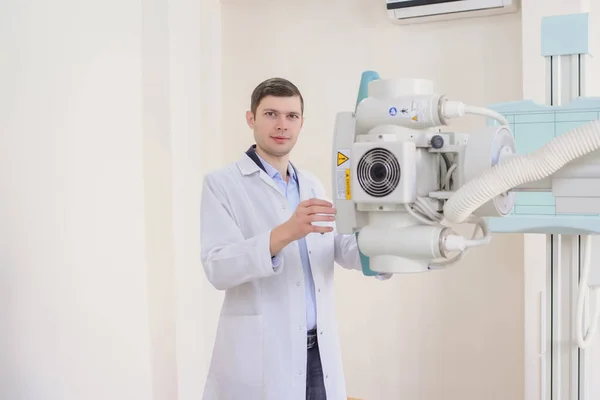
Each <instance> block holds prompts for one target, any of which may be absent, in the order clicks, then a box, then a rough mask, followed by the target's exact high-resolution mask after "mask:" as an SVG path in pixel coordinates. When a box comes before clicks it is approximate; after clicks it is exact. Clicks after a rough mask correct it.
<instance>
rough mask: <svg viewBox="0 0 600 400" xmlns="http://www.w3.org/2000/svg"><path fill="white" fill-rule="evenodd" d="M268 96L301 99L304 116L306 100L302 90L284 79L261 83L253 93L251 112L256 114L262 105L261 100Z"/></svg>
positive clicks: (268, 80)
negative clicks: (301, 92)
mask: <svg viewBox="0 0 600 400" xmlns="http://www.w3.org/2000/svg"><path fill="white" fill-rule="evenodd" d="M267 96H275V97H293V96H298V97H300V107H301V112H302V114H304V99H303V98H302V94H300V90H298V88H297V87H296V85H294V84H293V83H292V82H290V81H288V80H287V79H284V78H270V79H267V80H266V81H264V82H261V83H260V84H259V85H258V86H257V87H256V88H255V89H254V91H253V92H252V98H251V99H250V111H252V113H253V114H256V109H257V108H258V105H259V104H260V102H261V100H262V99H264V98H265V97H267Z"/></svg>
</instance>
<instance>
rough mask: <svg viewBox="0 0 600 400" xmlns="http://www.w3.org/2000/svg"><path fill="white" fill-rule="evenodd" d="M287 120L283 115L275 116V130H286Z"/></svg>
mask: <svg viewBox="0 0 600 400" xmlns="http://www.w3.org/2000/svg"><path fill="white" fill-rule="evenodd" d="M287 125H288V121H287V119H286V117H285V116H280V117H279V118H277V130H279V131H287V129H288V126H287Z"/></svg>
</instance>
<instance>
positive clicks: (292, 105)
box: [246, 96, 304, 157]
mask: <svg viewBox="0 0 600 400" xmlns="http://www.w3.org/2000/svg"><path fill="white" fill-rule="evenodd" d="M246 121H247V122H248V126H250V128H251V129H252V130H253V131H254V140H255V141H256V145H257V147H259V148H260V149H261V150H263V151H264V152H266V153H267V154H270V155H272V156H275V157H282V156H285V155H287V154H289V152H290V151H292V148H293V147H294V145H295V144H296V141H297V140H298V135H299V134H300V130H301V129H302V125H303V124H304V118H303V116H302V105H301V102H300V97H298V96H293V97H275V96H267V97H264V98H263V99H262V100H261V102H260V104H259V105H258V107H257V109H256V114H253V113H252V112H251V111H248V112H247V113H246Z"/></svg>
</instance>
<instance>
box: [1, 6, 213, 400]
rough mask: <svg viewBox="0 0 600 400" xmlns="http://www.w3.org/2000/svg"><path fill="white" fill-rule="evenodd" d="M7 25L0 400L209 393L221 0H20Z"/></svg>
mask: <svg viewBox="0 0 600 400" xmlns="http://www.w3.org/2000/svg"><path fill="white" fill-rule="evenodd" d="M211 13H212V14H211ZM0 33H1V34H0V48H1V49H2V52H0V65H2V69H1V70H2V73H1V74H0V88H2V89H1V90H0V198H1V199H2V200H1V202H0V398H1V399H6V400H16V399H23V400H38V399H44V400H81V399H86V400H105V399H114V400H125V399H127V400H129V399H136V400H137V399H140V400H142V399H144V400H146V399H147V400H174V399H177V398H179V399H197V398H199V393H201V385H202V379H201V376H203V370H204V369H205V364H206V362H207V361H206V360H207V355H206V354H205V351H206V347H208V346H205V344H204V337H203V335H204V333H205V332H204V330H205V329H206V333H207V335H209V336H210V332H211V329H212V326H213V325H214V324H213V323H212V321H213V320H214V317H212V319H211V321H210V322H209V323H207V324H206V325H204V324H203V318H204V317H206V315H207V314H208V315H213V314H214V313H215V312H216V311H214V308H215V307H216V306H213V305H212V303H210V302H208V305H207V306H206V307H203V306H204V305H203V300H204V299H205V298H204V297H203V286H204V283H203V280H202V279H201V275H200V274H201V268H200V265H199V255H198V253H199V250H198V246H199V243H198V237H199V235H198V234H197V231H198V212H197V211H196V210H197V209H198V207H199V205H198V203H199V199H200V194H199V188H200V183H199V182H200V180H201V177H202V168H204V167H205V165H206V163H214V162H215V160H218V154H219V146H218V143H214V142H213V143H210V142H209V144H210V145H211V146H210V147H206V150H205V151H203V149H205V147H203V146H202V143H200V132H201V130H203V129H204V130H212V131H213V132H215V134H216V133H217V132H219V117H218V115H219V114H218V112H219V102H220V101H219V99H220V97H219V92H220V91H219V82H220V64H219V50H220V42H219V33H220V18H219V5H218V0H215V1H212V0H203V1H202V2H197V1H195V0H144V1H142V2H140V1H137V2H132V1H123V0H119V1H115V0H107V1H103V2H95V3H90V2H81V1H75V0H59V1H54V2H52V3H51V4H47V3H46V2H42V1H34V2H26V3H24V2H19V1H16V0H9V1H4V2H2V3H0ZM211 101H212V102H215V101H216V103H211ZM205 154H206V155H207V157H204V155H205ZM176 288H177V291H176ZM206 293H209V292H206ZM176 294H177V296H176ZM205 297H206V299H209V300H213V299H214V298H215V296H214V295H212V294H207V295H206V296H205ZM217 300H218V297H217ZM205 312H206V313H205ZM176 321H177V325H176ZM205 327H207V328H205ZM176 328H177V331H176ZM176 339H178V341H177V344H178V345H177V346H176ZM178 362H179V365H178ZM197 382H199V383H200V384H198V383H197ZM199 386H200V387H199Z"/></svg>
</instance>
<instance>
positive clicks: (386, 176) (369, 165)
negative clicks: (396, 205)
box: [356, 148, 401, 197]
mask: <svg viewBox="0 0 600 400" xmlns="http://www.w3.org/2000/svg"><path fill="white" fill-rule="evenodd" d="M400 176H401V171H400V163H399V162H398V159H397V158H396V156H394V154H393V153H392V152H391V151H389V150H387V149H382V148H375V149H371V150H369V151H368V152H366V153H365V154H364V155H363V156H362V157H361V159H360V161H359V162H358V166H357V168H356V178H357V180H358V183H359V184H360V187H361V188H362V189H363V190H364V191H365V192H366V193H367V194H368V195H370V196H373V197H385V196H388V195H389V194H390V193H392V192H393V191H394V190H396V188H397V187H398V184H399V183H400Z"/></svg>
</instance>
